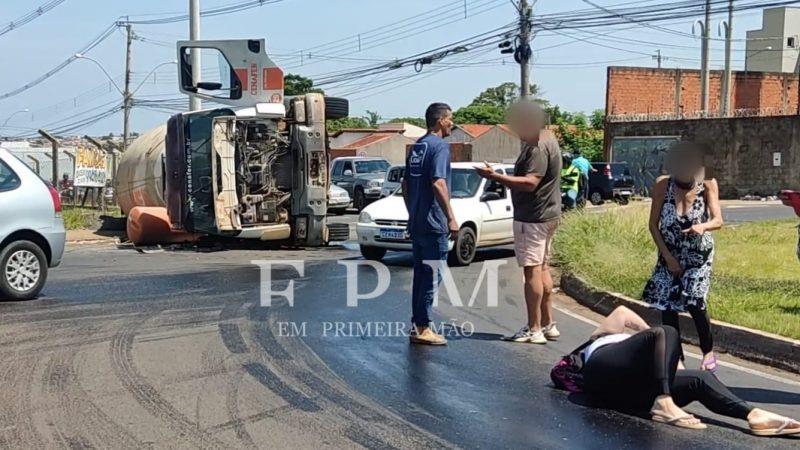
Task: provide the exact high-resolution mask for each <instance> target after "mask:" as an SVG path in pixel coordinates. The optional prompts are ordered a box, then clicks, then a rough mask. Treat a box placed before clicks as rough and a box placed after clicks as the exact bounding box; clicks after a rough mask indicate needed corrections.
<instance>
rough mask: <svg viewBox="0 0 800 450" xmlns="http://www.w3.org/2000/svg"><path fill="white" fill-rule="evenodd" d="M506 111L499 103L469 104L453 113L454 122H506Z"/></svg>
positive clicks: (485, 123)
mask: <svg viewBox="0 0 800 450" xmlns="http://www.w3.org/2000/svg"><path fill="white" fill-rule="evenodd" d="M505 118H506V111H505V109H504V108H502V107H500V106H497V105H469V106H465V107H463V108H458V110H456V112H455V113H453V122H455V123H457V124H467V123H480V124H484V125H498V124H501V123H504V122H505Z"/></svg>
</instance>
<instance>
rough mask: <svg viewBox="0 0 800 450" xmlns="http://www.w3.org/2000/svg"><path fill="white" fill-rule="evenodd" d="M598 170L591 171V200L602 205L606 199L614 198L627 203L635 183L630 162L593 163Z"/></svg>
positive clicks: (623, 203) (622, 203)
mask: <svg viewBox="0 0 800 450" xmlns="http://www.w3.org/2000/svg"><path fill="white" fill-rule="evenodd" d="M592 167H594V169H595V170H596V171H597V172H590V173H589V201H590V202H592V204H593V205H602V204H603V202H605V201H606V200H614V201H616V202H618V203H619V204H620V205H626V204H628V202H629V201H630V198H631V196H632V195H633V189H634V183H633V176H631V171H630V169H629V168H628V163H624V162H601V163H592Z"/></svg>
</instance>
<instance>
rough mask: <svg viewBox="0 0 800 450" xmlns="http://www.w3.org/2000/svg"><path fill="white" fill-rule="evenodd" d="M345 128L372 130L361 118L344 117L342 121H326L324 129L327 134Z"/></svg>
mask: <svg viewBox="0 0 800 450" xmlns="http://www.w3.org/2000/svg"><path fill="white" fill-rule="evenodd" d="M345 128H374V127H371V126H370V125H369V122H367V120H366V119H364V118H363V117H345V118H344V119H336V120H328V121H327V122H325V129H326V130H327V131H328V134H333V133H336V132H338V131H340V130H342V129H345Z"/></svg>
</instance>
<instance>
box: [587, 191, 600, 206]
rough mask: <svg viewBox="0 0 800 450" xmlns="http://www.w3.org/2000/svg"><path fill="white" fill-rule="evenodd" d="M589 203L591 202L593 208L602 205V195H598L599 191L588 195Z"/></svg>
mask: <svg viewBox="0 0 800 450" xmlns="http://www.w3.org/2000/svg"><path fill="white" fill-rule="evenodd" d="M589 201H590V202H592V204H593V205H594V206H598V205H602V204H603V195H602V194H601V193H600V191H592V193H591V194H589Z"/></svg>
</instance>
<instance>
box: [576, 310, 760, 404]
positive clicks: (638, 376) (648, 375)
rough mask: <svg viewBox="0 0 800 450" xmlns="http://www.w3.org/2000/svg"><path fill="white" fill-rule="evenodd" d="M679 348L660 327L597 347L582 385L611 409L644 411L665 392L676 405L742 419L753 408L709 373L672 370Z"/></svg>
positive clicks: (676, 340) (672, 332) (668, 330)
mask: <svg viewBox="0 0 800 450" xmlns="http://www.w3.org/2000/svg"><path fill="white" fill-rule="evenodd" d="M680 346H681V343H680V338H679V337H678V332H677V331H675V329H674V328H672V327H669V326H663V327H653V328H651V329H649V330H645V331H642V332H639V333H636V334H634V335H633V336H631V337H630V338H628V339H626V340H624V341H622V342H618V343H615V344H609V345H606V346H603V347H600V348H598V349H597V350H595V352H594V353H593V354H592V356H591V358H589V361H587V362H586V364H585V365H584V367H583V372H582V373H583V383H584V388H585V390H586V392H587V393H589V394H590V395H592V396H593V397H594V398H596V399H598V400H601V401H602V402H603V403H604V404H605V405H606V406H609V407H612V408H619V409H637V410H648V409H649V408H650V407H652V405H653V401H654V400H655V398H656V397H658V396H659V395H670V396H672V399H673V400H674V401H675V403H676V404H677V405H678V406H685V405H687V404H689V403H691V402H693V401H699V402H700V403H702V404H703V405H704V406H705V407H706V408H708V409H709V410H711V411H713V412H715V413H717V414H721V415H724V416H728V417H735V418H738V419H746V418H747V415H748V414H750V411H752V409H753V407H752V406H750V405H749V404H748V403H747V402H745V401H744V400H742V399H740V398H738V397H736V396H735V395H733V393H732V392H731V391H730V390H728V388H727V387H725V385H723V384H722V382H720V381H719V380H718V379H717V378H716V377H714V376H713V375H712V374H710V373H708V372H703V371H699V370H680V371H679V370H677V367H678V359H679V356H680Z"/></svg>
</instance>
